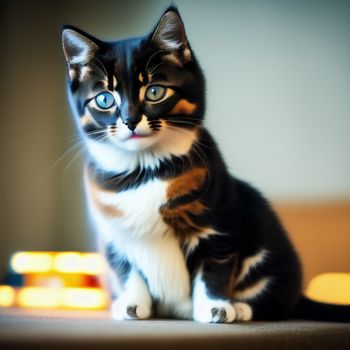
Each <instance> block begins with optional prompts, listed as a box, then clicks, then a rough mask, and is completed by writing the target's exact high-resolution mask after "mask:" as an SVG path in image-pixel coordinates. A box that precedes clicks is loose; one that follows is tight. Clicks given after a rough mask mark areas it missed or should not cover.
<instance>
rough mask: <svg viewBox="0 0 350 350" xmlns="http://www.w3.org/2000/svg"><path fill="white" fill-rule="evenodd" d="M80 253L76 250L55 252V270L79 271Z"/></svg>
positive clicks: (65, 271)
mask: <svg viewBox="0 0 350 350" xmlns="http://www.w3.org/2000/svg"><path fill="white" fill-rule="evenodd" d="M81 255H82V254H81V253H77V252H66V253H57V254H56V256H55V258H54V268H55V270H56V271H58V272H64V273H80V271H81V264H82V259H81Z"/></svg>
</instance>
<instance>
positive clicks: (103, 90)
mask: <svg viewBox="0 0 350 350" xmlns="http://www.w3.org/2000/svg"><path fill="white" fill-rule="evenodd" d="M62 42H63V50H64V55H65V58H66V61H67V64H68V73H69V77H68V97H69V101H70V105H71V107H72V110H73V114H74V116H75V122H76V126H77V129H78V131H79V133H80V135H81V137H82V139H83V141H84V145H85V147H86V150H87V152H86V153H87V158H86V166H85V170H84V184H85V189H86V200H87V204H88V209H89V213H90V216H91V218H92V222H93V224H94V227H95V228H96V231H97V235H96V236H97V240H98V247H99V250H100V251H101V253H102V254H103V256H105V257H106V260H107V269H108V283H109V288H110V292H111V293H110V294H111V298H112V303H111V315H112V318H113V319H116V320H126V319H147V318H151V317H168V318H180V319H192V320H195V321H200V322H213V323H231V322H234V321H250V320H280V319H288V318H291V317H300V318H310V319H320V320H338V321H344V320H347V321H348V320H349V308H348V307H337V306H333V305H328V304H321V303H316V302H314V301H311V300H309V299H307V298H306V297H304V296H302V290H301V289H302V283H301V281H302V272H301V265H300V261H299V258H298V255H297V253H296V251H295V249H294V247H293V246H292V244H291V242H290V240H289V238H288V236H287V233H286V231H285V229H284V228H283V226H282V224H281V222H280V221H279V219H278V217H277V216H276V214H275V213H274V211H273V209H272V208H271V206H270V204H269V202H268V201H267V200H266V199H265V198H264V197H263V196H262V195H261V194H260V192H258V191H257V190H256V189H254V188H253V187H252V186H251V185H249V184H248V183H246V182H244V181H242V180H240V179H238V178H236V177H233V176H231V175H230V174H229V173H228V170H227V167H226V165H225V162H224V160H223V158H222V156H221V154H220V151H219V149H218V146H217V144H216V142H215V141H214V139H213V137H212V136H211V134H210V133H209V131H208V130H207V129H206V128H205V126H204V123H203V120H204V114H205V79H204V76H203V72H202V70H201V68H200V65H199V63H198V60H197V59H196V56H195V54H194V52H193V50H192V48H191V46H190V44H189V42H188V40H187V36H186V32H185V27H184V24H183V21H182V19H181V17H180V14H179V11H178V10H177V8H176V7H174V6H171V7H169V8H168V9H167V10H166V11H165V12H164V13H163V15H162V16H161V18H160V20H159V21H158V23H157V24H156V26H155V28H154V29H153V30H152V32H151V33H150V34H149V35H146V36H142V37H137V38H129V39H124V40H119V41H116V42H111V43H109V42H108V43H107V42H104V41H101V40H99V39H96V38H94V37H93V36H91V35H89V34H87V33H85V32H83V31H82V30H80V29H78V28H75V27H73V26H65V27H64V28H63V31H62ZM218 118H219V116H218Z"/></svg>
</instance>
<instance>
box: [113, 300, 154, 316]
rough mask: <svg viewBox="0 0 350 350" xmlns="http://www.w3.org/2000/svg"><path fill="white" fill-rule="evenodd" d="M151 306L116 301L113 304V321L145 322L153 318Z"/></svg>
mask: <svg viewBox="0 0 350 350" xmlns="http://www.w3.org/2000/svg"><path fill="white" fill-rule="evenodd" d="M151 313H152V310H151V305H148V304H132V303H131V304H125V303H123V302H122V301H119V300H115V301H113V303H112V307H111V314H112V319H113V320H117V321H122V320H143V319H147V318H150V317H151Z"/></svg>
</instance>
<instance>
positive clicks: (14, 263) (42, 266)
mask: <svg viewBox="0 0 350 350" xmlns="http://www.w3.org/2000/svg"><path fill="white" fill-rule="evenodd" d="M11 267H12V269H13V270H14V271H15V272H17V273H34V272H48V271H50V270H51V268H52V255H51V254H50V253H45V252H18V253H15V254H14V255H13V256H12V258H11Z"/></svg>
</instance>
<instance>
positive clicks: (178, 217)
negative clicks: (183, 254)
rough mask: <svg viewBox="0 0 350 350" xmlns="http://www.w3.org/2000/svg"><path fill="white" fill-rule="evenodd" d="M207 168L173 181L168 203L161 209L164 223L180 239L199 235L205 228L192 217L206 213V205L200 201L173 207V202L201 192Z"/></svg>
mask: <svg viewBox="0 0 350 350" xmlns="http://www.w3.org/2000/svg"><path fill="white" fill-rule="evenodd" d="M206 174H207V172H206V170H205V168H193V169H191V170H189V171H188V172H186V173H185V174H183V175H180V176H177V177H176V178H175V179H173V180H172V181H171V182H170V184H169V186H168V189H167V197H168V202H167V203H166V204H165V205H164V206H163V207H162V208H161V210H160V212H161V214H162V216H163V219H164V221H165V222H166V223H167V224H169V225H170V226H171V227H172V228H173V229H174V231H175V233H176V234H177V235H179V236H180V238H182V239H184V238H185V237H186V236H188V235H191V234H195V233H199V232H201V231H202V230H203V227H200V226H198V225H197V224H196V223H194V222H193V219H192V218H191V215H194V216H196V215H201V214H203V213H204V212H205V210H206V207H205V205H204V204H203V203H202V202H201V201H200V200H199V199H197V200H194V201H192V202H190V203H186V204H182V205H181V204H180V205H178V206H175V207H173V206H172V205H171V201H172V200H174V199H176V198H178V197H181V196H184V195H186V194H190V193H191V192H193V191H196V190H199V189H200V188H201V187H202V185H203V184H204V182H205V179H206Z"/></svg>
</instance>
